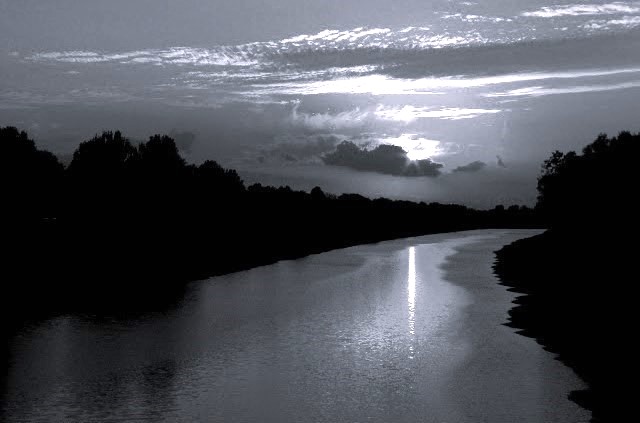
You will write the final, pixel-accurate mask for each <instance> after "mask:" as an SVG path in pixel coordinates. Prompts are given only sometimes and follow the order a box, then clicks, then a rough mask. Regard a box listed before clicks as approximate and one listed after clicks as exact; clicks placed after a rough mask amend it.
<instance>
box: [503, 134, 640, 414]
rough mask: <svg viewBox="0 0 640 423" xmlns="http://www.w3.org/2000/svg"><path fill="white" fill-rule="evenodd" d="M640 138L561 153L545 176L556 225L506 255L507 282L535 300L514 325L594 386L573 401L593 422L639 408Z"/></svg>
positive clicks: (545, 204) (516, 313)
mask: <svg viewBox="0 0 640 423" xmlns="http://www.w3.org/2000/svg"><path fill="white" fill-rule="evenodd" d="M639 150H640V134H631V133H629V132H621V133H620V134H619V135H618V136H617V137H612V138H609V137H607V136H606V135H599V136H598V138H597V139H596V140H595V141H594V142H592V143H591V144H589V145H587V146H586V147H585V148H584V149H583V151H582V154H577V153H575V152H568V153H566V154H565V153H561V152H558V151H556V152H554V153H553V154H552V155H551V157H550V158H549V159H548V160H546V161H545V162H544V164H543V167H542V173H541V175H540V177H539V179H538V193H539V196H538V203H537V206H536V208H537V210H538V211H539V212H540V213H541V214H542V215H543V216H544V219H545V220H546V221H547V222H548V224H549V226H550V229H549V230H548V231H547V232H545V233H544V234H542V235H540V236H537V237H534V238H529V239H525V240H520V241H517V242H515V243H514V244H512V245H510V246H507V247H505V248H503V249H502V250H501V251H499V252H498V253H497V256H498V260H497V263H496V266H495V269H496V271H497V274H498V275H499V276H500V278H501V279H502V281H503V282H504V283H505V284H506V285H508V286H510V287H512V289H513V290H514V291H516V292H521V293H526V294H528V295H526V296H524V297H520V298H519V299H518V300H517V304H518V306H517V307H516V308H515V309H513V310H512V312H511V325H512V326H514V327H517V328H519V329H521V330H522V333H523V334H525V335H527V336H532V337H534V338H536V339H537V340H538V341H539V342H540V343H542V344H543V345H545V346H546V347H547V348H548V349H550V350H552V351H554V352H557V353H559V357H560V359H562V360H564V361H565V362H566V363H568V364H569V365H571V366H572V367H573V368H574V369H575V370H576V372H577V373H578V374H579V375H580V376H581V377H582V378H583V379H584V380H585V382H587V384H588V385H589V389H588V390H586V391H580V392H575V393H573V394H572V397H573V399H575V400H576V401H577V402H578V403H580V404H582V405H584V406H586V407H588V408H590V409H591V410H592V411H593V421H624V420H623V419H622V418H623V416H624V413H625V411H629V409H630V406H631V404H632V402H631V401H630V398H629V395H628V393H627V392H625V388H624V386H625V382H624V381H623V380H624V377H623V375H625V374H626V373H628V371H629V369H630V367H631V363H633V362H634V359H632V357H631V354H630V350H629V349H628V347H627V345H626V344H627V343H628V342H632V341H631V339H630V337H631V334H632V333H634V332H633V331H634V330H635V325H632V324H631V322H632V321H633V320H631V319H632V316H631V310H632V309H633V304H632V297H631V296H630V295H629V289H630V284H629V282H630V279H631V278H633V275H635V274H636V272H637V269H636V267H635V265H634V264H635V259H636V253H635V251H636V249H637V247H635V243H636V242H637V240H636V237H635V235H636V234H637V229H636V228H637V226H636V221H637V216H636V210H637V209H636V205H635V200H636V197H637V189H638V182H639V179H640V178H639V177H638V173H637V170H636V168H635V166H634V163H635V161H636V160H637V157H638V153H639Z"/></svg>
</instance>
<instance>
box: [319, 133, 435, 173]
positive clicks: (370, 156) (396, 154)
mask: <svg viewBox="0 0 640 423" xmlns="http://www.w3.org/2000/svg"><path fill="white" fill-rule="evenodd" d="M322 160H323V162H324V163H325V164H327V165H332V166H343V167H348V168H351V169H355V170H360V171H369V172H378V173H383V174H387V175H395V176H431V177H435V176H438V175H440V169H441V168H442V167H443V165H442V164H440V163H435V162H433V161H432V160H431V159H423V160H409V158H408V157H407V152H406V151H405V150H403V149H402V148H401V147H398V146H396V145H388V144H381V145H378V146H377V147H375V148H374V149H372V150H367V149H366V148H362V147H359V146H358V145H356V144H354V143H353V142H350V141H343V142H342V143H340V144H339V145H338V146H337V147H336V150H335V151H334V152H332V153H329V154H326V155H324V156H323V157H322Z"/></svg>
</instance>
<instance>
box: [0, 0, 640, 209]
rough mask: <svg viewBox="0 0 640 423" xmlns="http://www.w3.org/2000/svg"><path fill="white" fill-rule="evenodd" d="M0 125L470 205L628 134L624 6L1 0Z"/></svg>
mask: <svg viewBox="0 0 640 423" xmlns="http://www.w3.org/2000/svg"><path fill="white" fill-rule="evenodd" d="M0 77H1V78H0V125H3V126H4V125H13V126H18V127H19V128H21V129H24V130H27V131H28V132H29V134H30V135H31V136H32V138H34V139H35V140H36V141H37V143H38V145H39V146H40V147H42V148H47V149H49V150H51V151H53V152H55V153H56V154H58V155H59V156H60V157H61V158H63V160H67V159H68V157H69V155H70V154H71V153H72V152H73V150H74V149H75V147H76V146H77V145H78V143H79V142H81V141H83V140H86V139H88V138H90V137H91V136H92V135H93V134H95V133H96V132H100V131H102V130H107V129H111V130H113V129H120V130H122V131H123V132H124V133H125V135H127V136H129V137H130V138H132V139H133V140H144V139H145V138H147V137H148V136H149V135H151V134H154V133H158V132H162V133H170V134H172V136H174V137H175V138H176V141H177V143H178V145H179V147H180V148H181V151H182V153H183V155H184V156H185V157H186V158H187V159H188V160H190V161H192V162H196V163H198V162H202V161H204V160H206V159H214V160H217V161H219V162H220V163H221V164H223V165H225V166H231V167H234V168H236V169H238V170H239V171H240V173H241V175H242V176H243V178H244V179H245V181H246V182H247V183H253V182H262V183H268V184H274V185H290V186H292V187H293V188H297V189H306V190H308V189H311V188H312V187H313V186H316V185H320V186H321V187H323V189H325V191H328V192H333V193H336V194H340V193H342V192H359V193H362V194H365V195H368V196H372V197H377V196H386V197H391V198H404V199H411V200H417V201H427V202H429V201H440V202H460V203H464V204H467V205H471V206H474V207H492V206H493V205H495V204H497V203H505V204H511V203H524V204H529V205H531V204H533V203H534V202H535V196H536V192H535V183H536V176H537V175H538V173H539V170H540V164H541V162H542V161H543V160H544V159H545V158H546V157H548V156H549V154H550V153H551V152H552V151H553V150H556V149H560V150H565V151H566V150H569V149H581V148H582V147H583V146H584V145H586V144H587V143H589V142H590V141H592V140H593V139H595V138H596V136H597V135H598V134H599V133H601V132H607V133H609V134H612V135H614V134H616V133H617V132H618V131H620V130H624V129H627V130H631V131H637V130H638V128H637V126H638V124H637V118H638V116H637V110H638V105H639V104H638V103H639V101H638V99H639V98H640V97H639V94H640V2H628V1H625V2H610V1H606V0H599V1H580V2H573V1H554V0H546V1H541V0H534V1H522V0H517V1H502V0H491V1H483V2H474V1H458V0H451V1H448V0H431V1H424V0H400V1H393V2H392V1H382V0H369V1H367V2H363V1H344V0H342V1H338V0H327V1H323V2H318V1H309V0H295V1H294V0H279V1H275V0H263V1H258V0H236V1H233V2H228V1H214V0H181V1H174V0H127V1H124V0H111V1H109V2H105V1H100V0H56V1H55V2H54V1H41V0H19V1H18V0H0Z"/></svg>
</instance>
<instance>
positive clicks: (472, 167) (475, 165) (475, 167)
mask: <svg viewBox="0 0 640 423" xmlns="http://www.w3.org/2000/svg"><path fill="white" fill-rule="evenodd" d="M485 167H487V164H486V163H485V162H481V161H479V160H476V161H475V162H471V163H469V164H466V165H464V166H458V167H456V168H455V169H453V172H478V171H480V170H482V169H484V168H485Z"/></svg>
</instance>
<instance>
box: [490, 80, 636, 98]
mask: <svg viewBox="0 0 640 423" xmlns="http://www.w3.org/2000/svg"><path fill="white" fill-rule="evenodd" d="M638 87H640V81H629V82H621V83H619V84H599V85H577V86H569V87H564V88H546V87H542V86H536V87H525V88H517V89H514V90H509V91H504V92H496V93H488V94H482V96H483V97H487V98H499V97H543V96H548V95H558V94H582V93H593V92H602V91H614V90H624V89H629V88H638Z"/></svg>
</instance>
